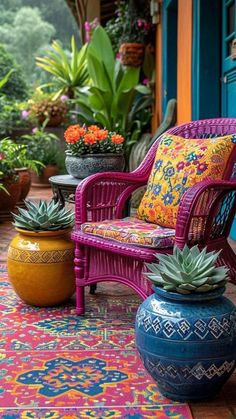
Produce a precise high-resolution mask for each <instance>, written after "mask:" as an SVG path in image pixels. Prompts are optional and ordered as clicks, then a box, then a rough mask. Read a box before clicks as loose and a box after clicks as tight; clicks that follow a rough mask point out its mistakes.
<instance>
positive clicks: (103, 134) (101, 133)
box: [96, 129, 108, 141]
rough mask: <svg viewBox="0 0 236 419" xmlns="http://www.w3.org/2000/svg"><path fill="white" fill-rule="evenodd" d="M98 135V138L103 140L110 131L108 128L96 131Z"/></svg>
mask: <svg viewBox="0 0 236 419" xmlns="http://www.w3.org/2000/svg"><path fill="white" fill-rule="evenodd" d="M96 136H97V140H99V141H103V140H105V139H106V138H107V136H108V131H107V130H106V129H100V130H99V131H97V132H96Z"/></svg>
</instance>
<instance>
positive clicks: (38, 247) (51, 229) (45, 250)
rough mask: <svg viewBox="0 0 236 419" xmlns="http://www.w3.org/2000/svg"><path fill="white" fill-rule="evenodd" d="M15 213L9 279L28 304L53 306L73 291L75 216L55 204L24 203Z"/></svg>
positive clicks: (10, 247) (9, 258)
mask: <svg viewBox="0 0 236 419" xmlns="http://www.w3.org/2000/svg"><path fill="white" fill-rule="evenodd" d="M25 205H26V209H22V208H18V211H19V212H18V214H13V217H14V222H13V225H14V226H15V228H16V230H17V231H18V234H17V236H15V237H14V238H13V240H12V241H11V243H10V245H9V249H8V259H7V264H8V273H9V279H10V281H11V283H12V285H13V287H14V289H15V291H16V293H17V294H18V295H19V297H20V298H21V299H22V300H23V301H25V302H26V303H27V304H32V305H36V306H51V305H55V304H60V303H61V302H63V301H65V300H67V299H68V298H69V297H70V296H71V295H72V294H73V292H74V289H75V281H74V268H73V258H74V246H73V242H72V241H71V240H70V237H69V233H70V231H71V228H72V226H73V223H74V214H73V213H72V212H71V211H69V210H68V209H65V208H60V207H59V204H58V203H57V204H55V203H54V202H53V201H51V202H46V201H39V202H38V203H35V202H32V201H25Z"/></svg>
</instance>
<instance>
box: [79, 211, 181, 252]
mask: <svg viewBox="0 0 236 419" xmlns="http://www.w3.org/2000/svg"><path fill="white" fill-rule="evenodd" d="M81 230H82V232H83V233H86V234H92V235H94V236H98V237H103V238H106V239H112V240H115V241H116V242H119V243H126V244H133V245H138V246H144V247H151V248H168V247H173V245H174V241H175V229H173V228H167V227H161V226H158V225H157V224H152V223H147V222H146V221H143V220H138V219H137V218H135V217H126V218H123V219H119V220H107V221H102V222H101V221H100V222H95V223H94V222H92V223H84V224H82V226H81Z"/></svg>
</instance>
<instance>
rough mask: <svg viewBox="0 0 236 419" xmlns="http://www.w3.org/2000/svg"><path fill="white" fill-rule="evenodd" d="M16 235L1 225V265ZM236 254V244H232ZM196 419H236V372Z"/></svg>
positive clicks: (37, 192) (42, 193) (38, 193)
mask: <svg viewBox="0 0 236 419" xmlns="http://www.w3.org/2000/svg"><path fill="white" fill-rule="evenodd" d="M51 197H52V192H51V189H50V188H44V189H38V188H37V189H36V188H32V189H31V191H30V195H29V198H31V199H40V198H41V199H51ZM14 235H15V231H14V228H13V226H12V225H11V223H10V222H4V223H2V224H0V263H5V262H6V254H7V248H8V244H9V242H10V240H11V238H12V237H13V236H14ZM230 244H231V245H232V247H233V248H234V250H235V252H236V243H235V242H232V241H231V242H230ZM226 296H228V297H229V298H230V299H231V300H232V301H233V302H234V303H235V304H236V286H235V285H232V284H228V286H227V291H226ZM191 410H192V413H193V417H194V419H236V372H235V373H234V374H233V376H232V377H231V378H230V380H229V381H228V382H227V384H226V385H225V386H224V388H223V390H222V391H221V394H220V395H219V396H218V397H217V398H215V399H214V400H212V401H209V402H205V403H196V404H191Z"/></svg>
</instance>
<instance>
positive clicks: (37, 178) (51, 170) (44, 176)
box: [31, 164, 59, 188]
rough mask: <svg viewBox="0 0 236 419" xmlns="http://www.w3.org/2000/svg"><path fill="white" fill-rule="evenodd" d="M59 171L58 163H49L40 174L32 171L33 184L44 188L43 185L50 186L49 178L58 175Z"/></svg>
mask: <svg viewBox="0 0 236 419" xmlns="http://www.w3.org/2000/svg"><path fill="white" fill-rule="evenodd" d="M58 173H59V168H58V166H57V165H56V164H48V165H47V166H46V167H44V168H43V170H42V172H41V173H40V175H37V174H36V173H35V172H31V180H32V186H34V187H36V188H37V187H38V188H42V187H49V186H50V182H49V180H48V179H49V178H50V177H51V176H56V175H58Z"/></svg>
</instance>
